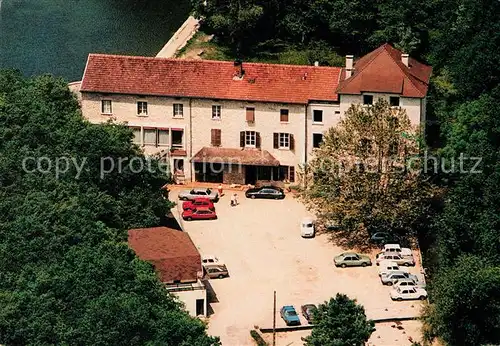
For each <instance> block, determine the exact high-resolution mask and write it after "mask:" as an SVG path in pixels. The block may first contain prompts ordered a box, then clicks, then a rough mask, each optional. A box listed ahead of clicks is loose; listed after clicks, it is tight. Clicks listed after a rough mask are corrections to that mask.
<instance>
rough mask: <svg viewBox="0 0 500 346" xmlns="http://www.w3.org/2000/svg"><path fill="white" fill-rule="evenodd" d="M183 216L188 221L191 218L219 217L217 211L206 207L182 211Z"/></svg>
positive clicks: (208, 218)
mask: <svg viewBox="0 0 500 346" xmlns="http://www.w3.org/2000/svg"><path fill="white" fill-rule="evenodd" d="M182 218H183V219H184V220H186V221H191V220H214V219H217V214H216V213H215V211H212V210H210V209H206V208H199V209H194V210H191V209H188V210H184V211H183V212H182Z"/></svg>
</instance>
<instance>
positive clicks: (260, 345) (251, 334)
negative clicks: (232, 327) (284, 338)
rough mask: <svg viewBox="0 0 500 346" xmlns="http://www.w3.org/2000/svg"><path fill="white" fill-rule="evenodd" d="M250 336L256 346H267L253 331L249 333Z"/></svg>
mask: <svg viewBox="0 0 500 346" xmlns="http://www.w3.org/2000/svg"><path fill="white" fill-rule="evenodd" d="M250 336H251V337H252V338H253V339H254V340H255V342H256V343H257V346H268V343H267V342H266V341H265V340H264V339H263V338H262V336H260V334H259V333H258V332H257V331H256V330H255V329H252V330H251V331H250Z"/></svg>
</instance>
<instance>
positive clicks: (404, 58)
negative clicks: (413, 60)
mask: <svg viewBox="0 0 500 346" xmlns="http://www.w3.org/2000/svg"><path fill="white" fill-rule="evenodd" d="M409 59H410V56H409V55H408V54H401V61H402V62H403V64H405V66H406V67H410V63H409Z"/></svg>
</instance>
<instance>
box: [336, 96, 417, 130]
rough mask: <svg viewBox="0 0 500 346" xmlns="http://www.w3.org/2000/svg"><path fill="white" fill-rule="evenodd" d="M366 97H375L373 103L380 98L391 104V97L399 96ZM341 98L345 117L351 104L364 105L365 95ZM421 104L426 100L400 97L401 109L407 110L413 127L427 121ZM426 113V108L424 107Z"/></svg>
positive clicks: (342, 112) (341, 109) (341, 110)
mask: <svg viewBox="0 0 500 346" xmlns="http://www.w3.org/2000/svg"><path fill="white" fill-rule="evenodd" d="M366 95H373V102H375V101H376V100H377V99H378V98H383V99H385V100H386V101H387V102H389V97H390V96H399V95H396V94H377V93H366ZM339 97H340V101H341V103H340V112H341V114H342V115H343V114H344V113H345V111H346V110H347V109H348V108H349V107H350V106H351V104H359V103H363V95H339ZM421 102H423V103H425V100H423V99H420V98H409V97H400V99H399V105H400V107H401V108H404V109H405V110H406V114H408V117H409V118H410V121H411V123H412V124H413V125H420V124H421V119H422V120H424V119H425V114H423V115H421V113H422V111H421ZM424 112H425V107H424Z"/></svg>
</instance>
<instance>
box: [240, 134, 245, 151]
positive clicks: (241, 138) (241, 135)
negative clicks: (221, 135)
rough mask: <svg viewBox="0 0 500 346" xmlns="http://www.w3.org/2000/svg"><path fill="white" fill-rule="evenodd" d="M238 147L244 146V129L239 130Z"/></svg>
mask: <svg viewBox="0 0 500 346" xmlns="http://www.w3.org/2000/svg"><path fill="white" fill-rule="evenodd" d="M240 147H242V148H244V147H245V131H241V132H240Z"/></svg>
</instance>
